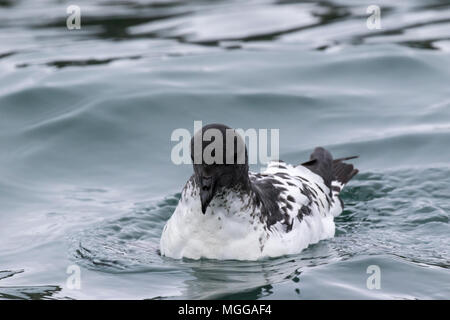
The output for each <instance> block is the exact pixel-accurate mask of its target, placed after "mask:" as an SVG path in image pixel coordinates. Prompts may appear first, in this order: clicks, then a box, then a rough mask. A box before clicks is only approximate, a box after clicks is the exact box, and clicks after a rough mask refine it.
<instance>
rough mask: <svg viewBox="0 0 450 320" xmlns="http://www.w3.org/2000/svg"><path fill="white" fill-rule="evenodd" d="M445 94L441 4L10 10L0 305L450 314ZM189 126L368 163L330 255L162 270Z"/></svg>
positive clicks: (329, 245) (0, 115)
mask: <svg viewBox="0 0 450 320" xmlns="http://www.w3.org/2000/svg"><path fill="white" fill-rule="evenodd" d="M69 4H76V5H78V6H79V7H80V8H81V29H79V30H68V29H67V27H66V18H67V17H68V14H67V13H66V9H67V7H68V6H69ZM372 4H376V5H378V6H380V8H381V29H374V30H371V29H368V28H367V25H366V20H367V17H368V16H369V15H368V14H367V11H366V10H367V7H368V6H369V5H372ZM449 84H450V3H449V1H448V0H447V1H444V0H423V1H421V0H411V1H387V0H377V1H375V2H374V1H353V0H330V1H290V0H287V1H284V0H279V1H272V0H270V1H269V0H250V1H237V0H236V1H177V0H158V1H144V0H122V1H113V0H96V1H92V0H89V1H88V0H77V1H74V3H72V2H71V3H69V2H68V1H56V0H34V1H25V0H21V1H14V0H1V1H0V298H1V299H114V298H115V299H184V298H189V299H448V298H450V250H449V248H450V237H449V235H450V224H449V217H450V85H449ZM194 120H201V121H203V123H204V124H206V123H210V122H221V123H225V124H227V125H229V126H232V127H235V128H243V129H249V128H256V129H259V128H265V129H272V128H274V129H279V130H280V157H281V159H283V160H285V161H287V162H291V163H300V162H301V161H304V160H305V159H307V158H308V157H309V153H310V152H311V151H312V149H313V148H314V147H316V146H319V145H320V146H324V147H326V148H329V149H330V150H331V151H332V152H333V154H335V156H337V157H341V156H351V155H359V156H360V158H359V159H358V160H355V161H354V163H355V165H356V166H357V167H358V168H359V170H360V174H359V175H358V176H356V177H355V178H354V180H352V181H351V183H350V184H349V185H348V187H347V188H346V189H345V191H344V192H343V200H344V202H345V204H346V209H345V211H344V213H343V214H342V215H341V216H340V217H338V218H337V219H336V236H335V238H333V239H329V240H325V241H321V242H320V243H318V244H315V245H312V246H310V247H309V248H307V249H306V250H304V251H303V252H301V253H300V254H297V255H292V256H284V257H280V258H277V259H265V260H262V261H256V262H245V261H214V260H206V259H205V260H200V261H193V260H174V259H170V258H166V257H161V256H160V255H159V254H158V245H159V237H160V234H161V230H162V228H163V226H164V224H165V222H166V221H167V219H168V218H169V217H170V215H171V214H172V212H173V211H174V209H175V207H176V205H177V201H178V199H179V197H180V191H181V189H182V188H183V186H184V183H185V182H186V180H187V179H188V178H189V176H190V175H191V172H192V169H191V167H190V166H189V165H179V166H177V165H175V164H174V163H173V162H172V161H171V150H172V148H173V146H174V144H175V143H174V142H172V141H171V139H170V138H171V134H172V132H173V131H174V130H175V129H177V128H186V129H188V130H189V131H190V132H192V130H193V124H194ZM261 166H262V165H261ZM261 166H260V165H254V166H252V169H253V170H260V169H261ZM370 266H375V268H379V271H380V273H379V274H380V276H381V278H380V282H379V283H380V287H379V288H373V286H371V285H369V286H368V285H367V281H368V278H369V277H370V276H371V273H367V271H368V268H369V267H370ZM77 267H78V268H79V270H80V280H81V282H80V284H81V287H80V288H77V287H75V288H74V287H73V283H74V282H71V281H72V280H73V279H74V278H73V277H71V276H73V275H74V274H73V272H74V270H77ZM74 268H75V269H74ZM371 268H372V269H371ZM371 268H369V271H370V270H373V268H374V267H371ZM370 283H372V282H370V281H369V284H370Z"/></svg>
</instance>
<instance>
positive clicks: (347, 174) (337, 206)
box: [160, 124, 358, 260]
mask: <svg viewBox="0 0 450 320" xmlns="http://www.w3.org/2000/svg"><path fill="white" fill-rule="evenodd" d="M209 129H215V130H216V131H220V132H221V133H222V135H223V137H224V140H223V145H224V148H223V155H222V156H223V161H222V162H220V161H214V162H211V161H210V162H208V163H206V162H205V161H204V159H201V161H200V162H196V161H194V164H193V167H194V174H193V175H192V176H191V178H190V179H189V180H188V182H187V183H186V185H185V187H184V189H183V191H182V192H181V198H180V200H179V203H178V206H177V208H176V209H175V211H174V213H173V214H172V216H171V217H170V219H169V220H168V221H167V223H166V225H165V227H164V230H163V232H162V235H161V240H160V251H161V254H162V255H163V256H168V257H171V258H176V259H180V258H183V257H184V258H190V259H200V258H208V259H220V260H225V259H236V260H257V259H261V258H264V257H277V256H282V255H288V254H296V253H299V252H300V251H302V250H303V249H305V248H306V247H307V246H308V245H310V244H314V243H317V242H319V241H320V240H323V239H327V238H331V237H333V236H334V232H335V225H334V217H336V216H338V215H339V214H340V213H341V212H342V210H343V203H342V200H341V199H340V198H339V193H340V192H341V190H342V188H343V187H344V186H345V184H346V183H347V182H348V181H349V180H350V179H351V178H352V177H353V176H355V175H356V174H357V173H358V170H357V169H355V168H354V167H353V165H351V164H347V163H344V161H345V160H350V159H353V158H356V157H347V158H341V159H333V157H332V156H331V154H330V152H328V151H327V150H325V149H324V148H321V147H318V148H316V149H315V150H314V152H313V153H312V154H311V157H310V159H309V161H307V162H304V163H302V164H299V165H290V164H287V163H285V162H283V161H272V162H270V163H269V164H268V167H267V169H266V170H265V171H264V172H262V173H253V172H250V171H249V166H248V156H247V149H246V147H245V143H244V142H243V140H242V138H241V137H240V136H239V135H238V134H237V133H236V132H235V131H234V130H233V129H231V128H229V127H227V126H225V125H222V124H210V125H206V126H204V127H203V128H202V129H201V130H199V132H197V133H196V134H195V135H194V137H193V138H192V140H191V158H192V159H193V160H195V159H194V156H196V154H198V152H204V151H205V148H207V147H208V145H209V144H211V143H212V142H213V141H214V140H213V139H211V141H206V142H205V141H204V139H202V138H203V137H204V134H205V132H207V130H209ZM227 130H228V131H230V130H231V131H232V132H233V133H234V135H233V136H232V137H233V138H229V137H227V135H226V132H227ZM227 138H228V141H227ZM196 139H197V140H196ZM198 139H200V140H198ZM230 139H233V140H234V143H235V145H234V148H233V149H232V150H231V156H232V158H234V159H233V160H234V162H232V163H231V164H230V162H226V160H229V159H225V158H226V156H227V154H228V156H229V155H230V151H229V150H226V148H225V145H226V143H227V142H230V141H229V140H230ZM195 141H200V147H199V148H195ZM239 143H241V144H242V145H243V146H244V147H243V148H239V147H238V146H239ZM239 157H242V158H241V159H243V161H241V162H239V161H236V160H237V158H239Z"/></svg>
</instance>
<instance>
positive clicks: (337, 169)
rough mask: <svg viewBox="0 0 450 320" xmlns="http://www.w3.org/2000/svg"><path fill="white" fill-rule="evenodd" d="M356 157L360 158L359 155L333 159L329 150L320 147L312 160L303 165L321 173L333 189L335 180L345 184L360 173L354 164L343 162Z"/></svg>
mask: <svg viewBox="0 0 450 320" xmlns="http://www.w3.org/2000/svg"><path fill="white" fill-rule="evenodd" d="M356 158H358V156H352V157H345V158H339V159H334V160H333V157H332V156H331V153H330V152H329V151H328V150H326V149H324V148H321V147H318V148H316V149H315V150H314V152H313V153H312V154H311V157H310V160H309V161H307V162H304V163H302V164H301V165H303V166H305V167H307V168H308V169H310V170H311V171H313V172H314V173H316V174H318V175H320V176H321V177H322V178H323V180H324V182H325V185H326V186H328V187H329V188H330V189H331V184H332V182H333V181H338V182H339V183H341V184H343V185H345V184H346V183H347V182H349V181H350V179H351V178H353V177H354V176H355V175H356V174H357V173H358V169H355V168H354V167H353V165H352V164H348V163H345V162H343V161H346V160H351V159H356ZM339 191H340V190H339Z"/></svg>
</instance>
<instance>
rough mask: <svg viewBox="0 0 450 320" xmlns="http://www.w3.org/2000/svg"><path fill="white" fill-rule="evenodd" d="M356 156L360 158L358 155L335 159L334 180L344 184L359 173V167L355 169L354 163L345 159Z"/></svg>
mask: <svg viewBox="0 0 450 320" xmlns="http://www.w3.org/2000/svg"><path fill="white" fill-rule="evenodd" d="M356 158H358V156H353V157H346V158H340V159H335V160H333V172H334V179H333V180H336V181H338V182H339V183H342V184H343V185H345V184H346V183H347V182H349V181H350V179H351V178H353V177H354V176H355V175H356V174H357V173H358V169H355V168H354V167H353V165H352V164H349V163H345V162H343V161H345V160H351V159H356Z"/></svg>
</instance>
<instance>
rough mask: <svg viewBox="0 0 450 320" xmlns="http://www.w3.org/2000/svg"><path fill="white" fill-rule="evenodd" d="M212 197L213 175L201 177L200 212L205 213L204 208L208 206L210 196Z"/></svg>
mask: <svg viewBox="0 0 450 320" xmlns="http://www.w3.org/2000/svg"><path fill="white" fill-rule="evenodd" d="M213 197H214V178H213V177H210V176H209V177H202V182H201V186H200V200H201V202H202V212H203V214H205V213H206V209H207V208H208V206H209V203H210V202H211V200H212V198H213Z"/></svg>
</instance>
